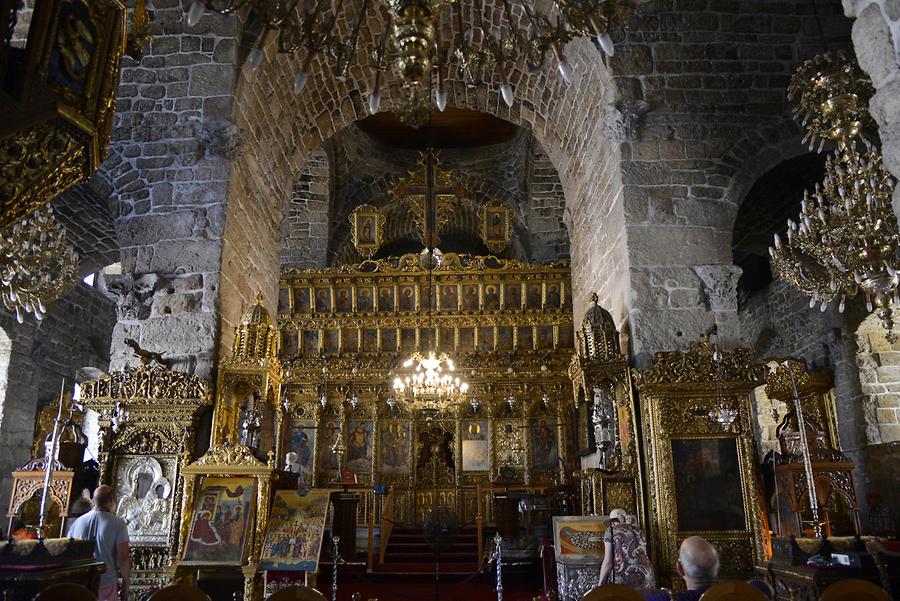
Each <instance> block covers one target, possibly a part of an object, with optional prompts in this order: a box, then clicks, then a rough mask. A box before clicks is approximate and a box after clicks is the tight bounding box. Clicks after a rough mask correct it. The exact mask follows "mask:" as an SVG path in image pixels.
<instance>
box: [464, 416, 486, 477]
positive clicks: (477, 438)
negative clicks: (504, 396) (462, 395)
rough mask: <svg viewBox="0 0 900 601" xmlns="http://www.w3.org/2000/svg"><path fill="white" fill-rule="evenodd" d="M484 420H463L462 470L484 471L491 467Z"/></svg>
mask: <svg viewBox="0 0 900 601" xmlns="http://www.w3.org/2000/svg"><path fill="white" fill-rule="evenodd" d="M487 425H488V423H487V421H486V420H472V421H464V422H463V435H462V469H463V471H464V472H486V471H488V470H490V468H491V457H490V448H489V446H488V435H487V433H488V427H487Z"/></svg>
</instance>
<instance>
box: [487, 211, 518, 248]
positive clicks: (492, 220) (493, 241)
mask: <svg viewBox="0 0 900 601" xmlns="http://www.w3.org/2000/svg"><path fill="white" fill-rule="evenodd" d="M511 234H512V209H510V208H509V207H507V206H506V205H505V204H503V203H500V202H489V203H486V204H485V205H484V206H483V207H482V208H481V240H482V242H484V245H485V246H487V247H488V248H489V249H490V250H491V252H495V253H498V252H501V251H502V250H503V249H505V248H506V247H507V245H508V244H509V239H510V235H511Z"/></svg>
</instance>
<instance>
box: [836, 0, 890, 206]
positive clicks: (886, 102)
mask: <svg viewBox="0 0 900 601" xmlns="http://www.w3.org/2000/svg"><path fill="white" fill-rule="evenodd" d="M843 4H844V10H845V13H846V15H847V16H848V17H855V18H856V21H855V22H854V23H853V50H854V51H855V52H856V57H857V60H858V61H859V65H860V66H861V67H862V68H863V70H864V71H865V72H866V73H868V74H869V77H871V78H872V84H873V85H874V86H875V95H874V96H873V97H872V100H871V102H870V103H869V110H870V112H871V113H872V116H873V117H874V118H875V122H876V123H878V136H879V137H880V138H881V145H882V146H881V152H882V154H883V156H884V165H885V167H887V168H888V170H889V171H890V172H891V173H893V174H894V177H897V178H900V2H898V1H897V0H843ZM894 213H896V214H897V215H900V188H897V189H895V190H894Z"/></svg>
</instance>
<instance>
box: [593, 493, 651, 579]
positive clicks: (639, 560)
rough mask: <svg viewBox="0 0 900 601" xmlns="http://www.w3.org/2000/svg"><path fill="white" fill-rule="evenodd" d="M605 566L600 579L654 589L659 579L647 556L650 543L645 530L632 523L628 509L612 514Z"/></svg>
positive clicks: (604, 556)
mask: <svg viewBox="0 0 900 601" xmlns="http://www.w3.org/2000/svg"><path fill="white" fill-rule="evenodd" d="M603 543H604V551H603V565H601V566H600V582H599V583H598V584H600V585H602V584H604V583H605V582H607V581H608V582H610V583H614V584H622V585H625V586H630V587H632V588H641V589H643V588H654V587H655V586H656V579H655V578H654V576H653V566H652V565H651V564H650V558H649V557H648V556H647V543H646V542H645V541H644V535H643V533H642V532H641V529H640V528H638V527H637V526H636V525H634V524H633V523H631V516H629V515H628V514H626V513H625V510H624V509H613V510H612V511H611V512H610V514H609V528H607V529H606V532H605V533H604V534H603Z"/></svg>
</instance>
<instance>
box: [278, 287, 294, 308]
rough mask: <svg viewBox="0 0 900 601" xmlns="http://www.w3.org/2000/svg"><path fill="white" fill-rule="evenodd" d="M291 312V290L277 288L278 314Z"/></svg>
mask: <svg viewBox="0 0 900 601" xmlns="http://www.w3.org/2000/svg"><path fill="white" fill-rule="evenodd" d="M290 310H291V289H290V288H279V289H278V312H279V313H290Z"/></svg>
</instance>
